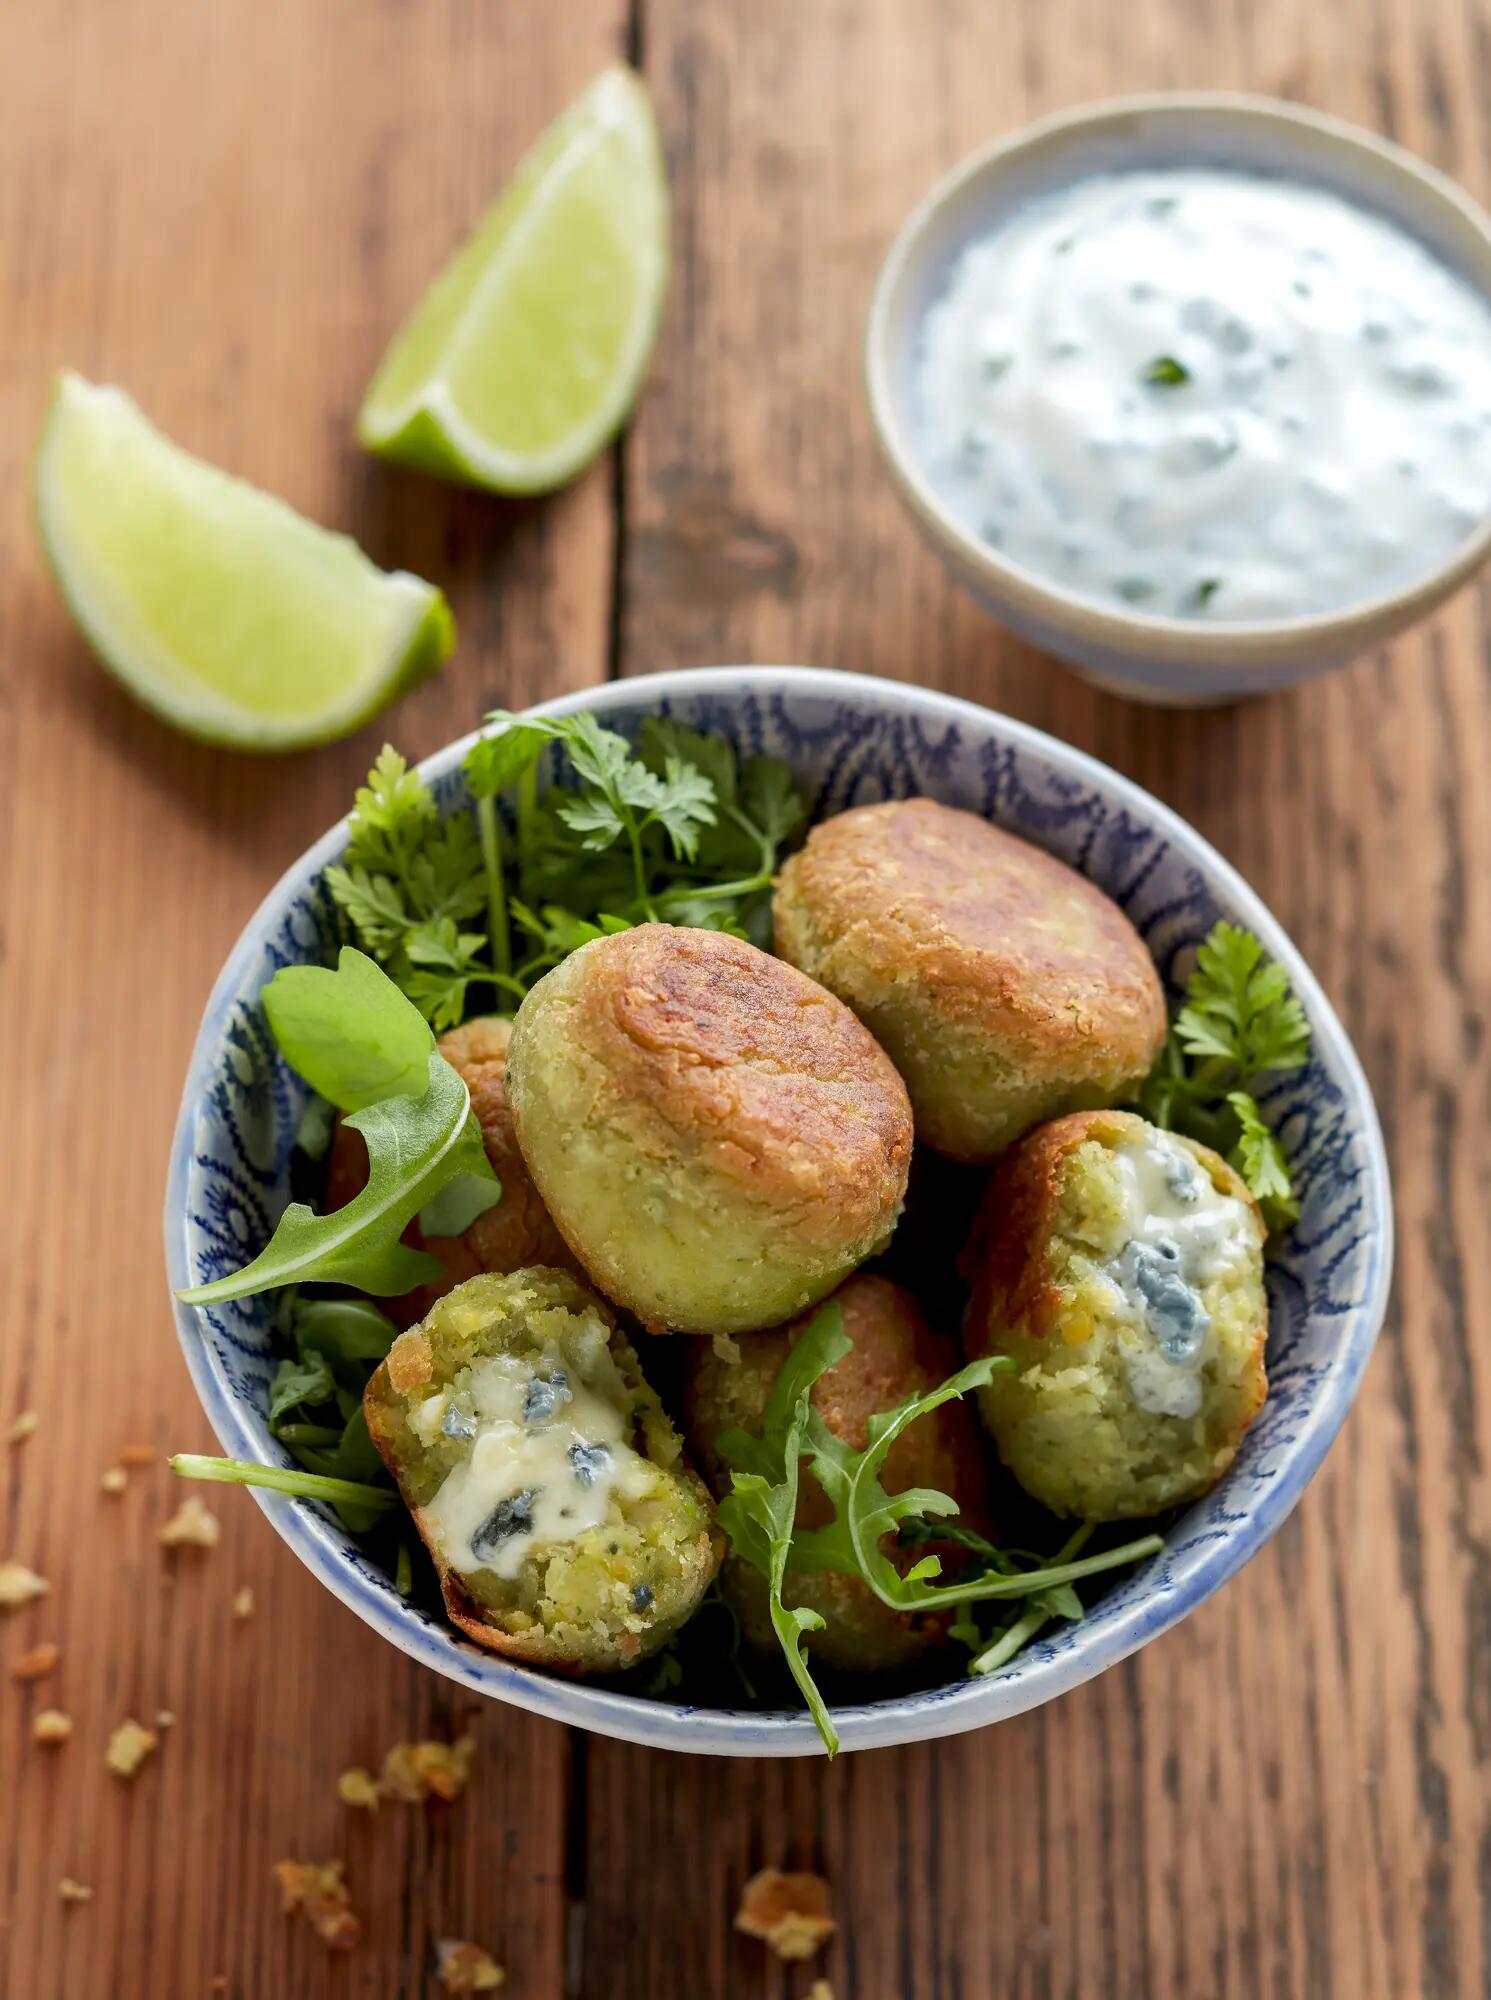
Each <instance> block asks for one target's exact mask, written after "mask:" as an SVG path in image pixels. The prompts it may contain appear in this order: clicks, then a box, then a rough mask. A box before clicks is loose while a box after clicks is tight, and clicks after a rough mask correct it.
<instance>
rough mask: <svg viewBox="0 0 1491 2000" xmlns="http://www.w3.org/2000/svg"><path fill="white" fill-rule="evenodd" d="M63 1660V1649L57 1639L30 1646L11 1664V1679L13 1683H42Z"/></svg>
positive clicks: (18, 1654)
mask: <svg viewBox="0 0 1491 2000" xmlns="http://www.w3.org/2000/svg"><path fill="white" fill-rule="evenodd" d="M61 1658H62V1648H61V1647H60V1646H59V1645H58V1644H57V1642H56V1640H55V1639H47V1640H44V1641H43V1643H42V1644H41V1645H40V1646H28V1647H27V1649H26V1651H25V1652H24V1653H17V1654H16V1656H15V1658H14V1659H13V1660H12V1661H11V1663H10V1677H11V1679H12V1680H13V1681H41V1680H45V1679H46V1677H47V1675H48V1674H49V1673H50V1672H51V1671H52V1669H53V1667H55V1666H56V1664H57V1662H58V1661H59V1660H60V1659H61Z"/></svg>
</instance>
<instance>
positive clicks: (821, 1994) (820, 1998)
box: [808, 1979, 834, 2000]
mask: <svg viewBox="0 0 1491 2000" xmlns="http://www.w3.org/2000/svg"><path fill="white" fill-rule="evenodd" d="M808 2000H834V1990H833V1988H832V1987H831V1986H830V1985H829V1983H828V1981H827V1980H826V1979H815V1980H814V1981H813V1983H812V1985H811V1986H810V1987H809V1988H808Z"/></svg>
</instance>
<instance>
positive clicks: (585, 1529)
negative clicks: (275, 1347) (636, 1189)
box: [364, 1269, 721, 1674]
mask: <svg viewBox="0 0 1491 2000" xmlns="http://www.w3.org/2000/svg"><path fill="white" fill-rule="evenodd" d="M364 1409H365V1411H366V1415H367V1420H368V1430H369V1431H370V1433H371V1434H372V1438H373V1442H374V1444H376V1446H377V1447H378V1450H379V1452H380V1453H381V1454H382V1457H383V1461H384V1463H385V1464H386V1465H387V1467H388V1469H389V1471H390V1472H391V1473H392V1474H393V1476H394V1479H395V1480H396V1481H397V1482H398V1487H399V1491H400V1492H401V1493H402V1494H403V1496H404V1500H405V1503H406V1504H407V1506H408V1507H409V1509H410V1512H411V1513H412V1514H413V1516H414V1522H415V1525H416V1527H417V1528H418V1529H419V1532H420V1534H421V1535H422V1536H423V1538H424V1541H425V1544H426V1546H427V1547H428V1549H429V1551H430V1554H431V1555H432V1556H433V1557H434V1559H435V1565H436V1568H437V1569H438V1570H439V1572H440V1581H441V1586H442V1588H443V1589H444V1592H445V1603H446V1610H447V1612H448V1613H449V1615H450V1618H451V1621H452V1623H453V1624H455V1625H458V1626H459V1627H460V1628H461V1630H462V1631H463V1632H466V1633H467V1634H469V1636H470V1637H471V1638H473V1639H475V1640H476V1641H477V1643H478V1644H479V1645H482V1646H486V1647H489V1648H490V1649H491V1650H492V1651H493V1652H497V1653H507V1654H510V1655H512V1656H513V1657H514V1658H515V1659H520V1660H526V1661H528V1662H530V1663H531V1664H533V1665H535V1666H545V1667H554V1668H558V1669H560V1670H561V1671H564V1672H569V1673H577V1674H579V1673H610V1672H614V1671H615V1670H617V1669H618V1668H621V1667H627V1666H630V1665H632V1664H633V1663H634V1662H635V1661H636V1660H639V1659H641V1658H642V1657H643V1656H644V1655H645V1654H647V1653H651V1652H653V1651H655V1650H656V1648H657V1647H659V1646H661V1645H662V1644H663V1643H664V1642H665V1641H666V1640H668V1639H669V1638H671V1637H672V1635H673V1634H674V1633H675V1632H676V1631H677V1630H678V1629H679V1627H680V1626H681V1625H683V1624H684V1623H685V1621H686V1620H687V1619H689V1618H690V1617H692V1615H693V1613H694V1611H695V1610H696V1609H697V1608H698V1604H699V1600H700V1598H701V1597H702V1596H703V1595H704V1592H705V1590H706V1589H707V1588H708V1586H709V1584H710V1582H711V1580H712V1578H713V1577H714V1574H715V1572H716V1570H717V1569H718V1568H719V1561H720V1550H721V1541H720V1536H719V1533H718V1530H717V1529H716V1527H715V1525H714V1509H713V1507H712V1506H711V1504H710V1500H709V1495H708V1492H707V1491H706V1489H705V1487H704V1484H703V1482H702V1481H701V1480H700V1478H699V1477H698V1475H697V1473H695V1472H694V1470H693V1468H692V1467H691V1466H690V1465H689V1464H688V1463H687V1461H686V1460H685V1458H684V1457H683V1446H682V1442H681V1440H680V1439H679V1436H678V1433H677V1432H676V1431H675V1430H674V1428H673V1426H672V1424H671V1423H670V1422H669V1420H668V1416H667V1414H666V1412H665V1411H664V1409H663V1406H662V1404H661V1403H660V1402H659V1401H658V1399H657V1397H656V1396H655V1395H654V1394H653V1392H652V1390H651V1389H650V1388H649V1387H648V1385H647V1383H646V1382H645V1381H644V1380H643V1377H642V1372H641V1369H640V1367H639V1365H638V1362H637V1356H636V1354H635V1352H634V1351H633V1349H632V1346H631V1344H630V1342H629V1341H628V1340H627V1339H626V1338H625V1336H624V1335H623V1334H621V1333H619V1332H618V1331H617V1329H616V1326H615V1324H614V1321H613V1319H612V1317H611V1314H610V1312H609V1311H608V1309H607V1308H606V1307H605V1306H604V1305H603V1304H602V1303H601V1301H600V1300H599V1299H597V1298H595V1297H594V1296H593V1295H592V1294H591V1293H590V1292H588V1291H587V1290H586V1289H585V1287H584V1286H583V1285H581V1284H580V1283H579V1281H578V1280H577V1279H576V1278H574V1277H572V1276H571V1275H570V1274H569V1272H567V1271H555V1270H543V1269H538V1270H531V1271H516V1272H512V1273H510V1274H509V1275H507V1276H504V1277H493V1276H483V1277H477V1278H468V1279H467V1280H466V1282H465V1283H464V1284H462V1285H458V1286H457V1287H456V1289H455V1290H454V1291H453V1292H449V1293H447V1294H446V1296H445V1297H444V1298H442V1299H439V1300H437V1301H436V1303H435V1305H434V1306H433V1307H432V1308H431V1310H430V1312H429V1314H428V1315H427V1316H426V1318H425V1319H424V1320H423V1321H422V1323H421V1324H420V1325H419V1326H416V1327H411V1328H410V1330H409V1331H408V1332H407V1333H404V1334H401V1335H400V1337H399V1338H398V1339H397V1340H396V1341H395V1342H394V1344H393V1346H392V1348H391V1349H390V1350H389V1354H388V1359H387V1360H386V1361H384V1362H383V1363H382V1364H381V1365H380V1367H379V1368H378V1369H377V1371H376V1372H375V1374H374V1375H373V1377H372V1380H371V1381H370V1382H369V1383H368V1387H367V1394H366V1396H365V1398H364Z"/></svg>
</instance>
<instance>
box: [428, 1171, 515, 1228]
mask: <svg viewBox="0 0 1491 2000" xmlns="http://www.w3.org/2000/svg"><path fill="white" fill-rule="evenodd" d="M501 1199H502V1183H501V1181H499V1180H498V1179H497V1178H496V1177H495V1175H494V1176H493V1177H492V1178H491V1179H490V1180H482V1179H480V1178H479V1177H478V1176H477V1175H475V1174H457V1175H456V1178H455V1179H454V1180H453V1181H447V1182H446V1183H445V1186H444V1187H443V1188H441V1190H440V1192H439V1193H438V1194H437V1195H436V1196H435V1198H434V1200H433V1201H427V1202H426V1203H425V1205H424V1207H423V1208H422V1209H421V1210H420V1211H419V1233H420V1235H421V1236H464V1235H465V1234H466V1231H467V1230H468V1229H469V1228H470V1227H471V1225H472V1223H473V1222H475V1221H476V1219H477V1217H478V1216H479V1215H485V1214H486V1212H487V1210H488V1209H489V1208H495V1207H496V1206H497V1203H498V1202H499V1201H500V1200H501Z"/></svg>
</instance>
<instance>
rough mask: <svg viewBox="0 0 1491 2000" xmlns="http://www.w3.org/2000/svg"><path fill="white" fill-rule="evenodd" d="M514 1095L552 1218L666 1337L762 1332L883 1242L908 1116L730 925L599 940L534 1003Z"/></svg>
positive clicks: (799, 977)
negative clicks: (729, 930)
mask: <svg viewBox="0 0 1491 2000" xmlns="http://www.w3.org/2000/svg"><path fill="white" fill-rule="evenodd" d="M507 1087H508V1093H509V1097H510V1099H511V1102H512V1107H513V1115H514V1119H515V1121H516V1125H517V1133H518V1143H519V1144H520V1145H521V1147H522V1149H523V1157H524V1159H525V1160H526V1161H527V1163H528V1171H529V1173H530V1174H531V1175H532V1177H533V1182H534V1185H535V1187H536V1188H537V1189H538V1192H539V1195H540V1196H541V1198H542V1199H543V1201H544V1203H545V1205H546V1207H547V1208H548V1211H549V1213H550V1214H551V1215H552V1216H553V1218H554V1220H555V1222H556V1223H557V1224H558V1226H559V1228H560V1230H561V1231H562V1233H563V1235H564V1237H565V1238H566V1240H567V1241H568V1243H569V1245H570V1248H571V1249H572V1250H573V1251H574V1253H575V1255H576V1257H578V1259H579V1260H580V1263H581V1264H582V1265H583V1266H584V1268H585V1269H586V1270H587V1271H588V1272H589V1274H590V1276H591V1277H592V1278H593V1279H594V1281H595V1283H596V1284H597V1285H599V1286H600V1288H601V1290H602V1291H604V1292H605V1293H606V1294H607V1296H608V1297H610V1298H612V1299H614V1300H615V1301H616V1303H617V1304H618V1305H621V1306H625V1307H626V1308H627V1309H628V1310H629V1311H630V1312H633V1313H635V1314H636V1316H637V1318H638V1319H639V1320H641V1322H642V1324H643V1325H644V1326H646V1327H647V1328H648V1329H649V1331H652V1332H663V1331H667V1330H670V1329H671V1330H675V1331H679V1332H685V1333H709V1334H715V1333H725V1334H729V1333H745V1332H750V1331H753V1330H754V1329H756V1328H757V1327H763V1326H775V1325H779V1324H780V1323H781V1322H782V1321H783V1320H785V1319H788V1318H790V1317H791V1315H792V1314H793V1313H796V1312H800V1311H801V1310H802V1309H803V1308H804V1307H805V1306H809V1305H812V1304H814V1303H815V1302H816V1301H817V1300H818V1299H821V1298H822V1297H823V1296H824V1295H825V1294H826V1293H828V1292H831V1291H832V1290H833V1288H834V1286H835V1285H836V1284H838V1283H839V1281H840V1280H841V1279H842V1278H844V1277H845V1276H847V1274H848V1273H849V1272H850V1271H852V1270H853V1269H854V1267H855V1265H857V1264H860V1263H862V1262H863V1261H864V1259H865V1258H866V1257H869V1256H872V1255H873V1254H874V1253H875V1252H876V1251H877V1250H880V1249H882V1248H883V1247H884V1245H885V1244H886V1243H887V1242H888V1240H889V1238H890V1235H891V1232H892V1230H893V1229H894V1227H895V1224H896V1218H897V1216H898V1215H899V1214H900V1210H901V1201H902V1197H903V1196H904V1194H905V1192H906V1173H907V1168H908V1165H909V1162H910V1159H911V1106H910V1103H909V1102H908V1100H907V1096H906V1087H905V1085H904V1084H903V1083H902V1082H901V1079H900V1077H899V1076H897V1074H896V1071H895V1068H894V1066H893V1065H892V1063H891V1061H890V1058H889V1057H888V1056H887V1055H886V1053H885V1051H884V1050H883V1049H882V1048H880V1046H879V1045H878V1044H877V1043H876V1041H875V1040H874V1038H873V1036H872V1035H871V1034H870V1033H869V1031H868V1030H867V1029H866V1028H865V1027H863V1026H862V1025H861V1023H860V1022H859V1021H857V1020H856V1019H855V1017H854V1015H853V1014H852V1013H851V1012H850V1011H849V1009H848V1008H847V1007H846V1006H845V1005H844V1004H843V1002H842V1001H840V1000H836V999H835V998H834V997H833V995H832V994H831V993H825V992H824V990H823V988H822V987H821V986H817V985H815V984H814V983H813V981H812V980H811V979H809V978H807V977H806V976H805V974H803V973H801V972H798V971H796V970H795V969H794V968H793V967H792V966H790V965H784V964H783V963H782V961H781V960H780V959H776V958H772V957H771V956H769V954H768V953H766V952H764V951H758V950H757V949H756V947H755V946H754V945H752V944H747V943H745V942H744V941H743V940H742V939H740V938H734V937H727V936H726V935H725V934H724V933H723V932H721V931H705V930H685V929H681V928H678V927H676V926H674V925H671V924H641V925H639V926H638V927H637V928H636V929H635V930H629V931H622V932H619V933H617V934H616V935H615V936H610V937H603V938H596V939H594V940H593V941H592V942H591V943H589V944H586V945H582V946H581V947H580V949H579V950H578V951H576V952H572V953H571V954H570V956H569V957H568V958H566V959H565V960H564V961H563V962H562V963H561V964H559V965H557V966H556V967H555V968H554V970H553V971H552V972H550V973H548V974H546V975H545V977H544V978H543V979H541V980H540V981H539V983H538V984H537V986H535V987H534V988H533V990H532V992H531V993H529V994H528V996H527V998H526V999H525V1000H524V1002H523V1004H522V1006H521V1007H520V1008H519V1009H518V1014H517V1019H516V1020H515V1021H514V1023H513V1034H512V1043H511V1046H510V1047H509V1050H508V1066H507Z"/></svg>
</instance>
